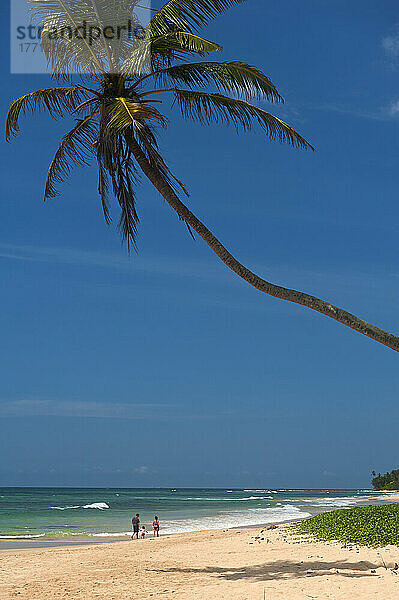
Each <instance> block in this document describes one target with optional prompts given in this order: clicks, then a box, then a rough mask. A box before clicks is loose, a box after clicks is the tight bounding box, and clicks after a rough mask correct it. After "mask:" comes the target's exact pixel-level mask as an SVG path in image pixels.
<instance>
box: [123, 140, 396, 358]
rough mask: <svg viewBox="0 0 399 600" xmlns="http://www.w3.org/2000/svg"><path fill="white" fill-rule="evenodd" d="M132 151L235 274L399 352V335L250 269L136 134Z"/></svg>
mask: <svg viewBox="0 0 399 600" xmlns="http://www.w3.org/2000/svg"><path fill="white" fill-rule="evenodd" d="M127 141H128V143H129V146H130V149H131V151H132V152H133V154H134V156H135V158H136V160H137V162H138V164H139V166H140V167H141V169H142V171H143V173H144V174H145V175H146V176H147V177H148V179H149V180H150V181H151V183H152V184H153V185H154V186H155V187H156V188H157V190H158V191H159V193H160V194H161V195H162V196H163V197H164V198H165V200H166V202H167V203H168V204H169V205H170V206H171V207H172V208H173V209H174V210H175V211H176V212H177V214H178V215H179V217H180V218H181V219H182V220H183V221H185V222H186V223H187V224H188V225H189V226H190V227H192V229H194V230H195V231H196V232H197V233H198V235H199V236H201V237H202V239H203V240H204V241H205V242H206V243H207V244H208V246H209V247H210V248H211V249H212V250H213V251H214V252H215V254H217V255H218V257H219V258H220V259H221V260H222V261H223V262H224V264H225V265H227V266H228V267H229V268H230V269H231V270H232V271H234V273H236V274H237V275H238V276H239V277H241V278H242V279H244V280H245V281H247V282H248V283H249V284H250V285H252V286H254V287H255V288H257V289H258V290H260V291H261V292H264V293H265V294H269V295H270V296H274V297H275V298H281V299H282V300H288V301H289V302H295V303H296V304H302V305H303V306H306V307H308V308H311V309H313V310H316V311H318V312H320V313H322V314H323V315H326V316H327V317H331V318H332V319H335V320H336V321H338V322H339V323H342V324H343V325H346V326H347V327H350V328H351V329H354V330H355V331H358V332H359V333H362V334H363V335H366V336H368V337H369V338H371V339H373V340H375V341H376V342H379V343H380V344H384V346H388V348H392V350H396V352H399V337H398V336H396V335H393V334H391V333H388V332H387V331H384V330H383V329H380V328H379V327H375V326H374V325H371V324H370V323H367V322H366V321H363V319H359V317H356V316H355V315H352V314H351V313H348V312H347V311H346V310H343V309H342V308H338V307H337V306H333V305H332V304H330V303H329V302H325V301H324V300H320V299H319V298H316V297H315V296H310V295H309V294H305V293H304V292H298V291H296V290H290V289H288V288H284V287H281V286H279V285H274V284H273V283H270V282H268V281H265V280H264V279H262V278H261V277H258V275H255V273H252V271H250V270H249V269H247V268H246V267H244V265H242V264H241V263H239V262H238V260H236V259H235V258H234V256H232V254H230V252H229V251H228V250H226V248H225V247H224V246H223V244H221V242H219V240H218V239H217V238H216V237H215V236H214V235H213V233H211V232H210V231H209V229H208V228H207V227H205V225H204V224H203V223H201V221H200V220H199V219H197V217H196V216H195V215H194V214H193V213H192V212H191V211H190V210H189V209H188V208H187V206H185V205H184V204H183V203H182V202H181V200H180V199H179V198H178V197H177V195H176V194H175V192H174V190H173V189H172V187H171V186H170V185H169V184H168V183H167V182H166V181H165V180H164V179H163V177H161V176H160V175H159V174H158V173H157V172H156V171H155V170H154V169H152V167H151V164H150V162H149V161H148V160H147V157H146V156H145V154H144V153H143V151H142V150H141V148H140V146H139V145H138V143H137V142H136V140H134V139H133V138H132V137H129V139H128V140H127Z"/></svg>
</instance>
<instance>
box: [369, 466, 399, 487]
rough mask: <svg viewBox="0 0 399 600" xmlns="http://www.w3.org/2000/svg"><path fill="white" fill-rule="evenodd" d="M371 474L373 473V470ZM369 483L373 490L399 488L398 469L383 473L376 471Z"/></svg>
mask: <svg viewBox="0 0 399 600" xmlns="http://www.w3.org/2000/svg"><path fill="white" fill-rule="evenodd" d="M372 475H375V472H374V471H373V473H372ZM371 483H372V484H373V488H374V489H375V490H399V469H394V470H393V471H391V472H390V473H385V475H381V473H378V475H377V476H375V477H374V479H372V480H371Z"/></svg>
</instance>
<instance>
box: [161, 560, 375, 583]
mask: <svg viewBox="0 0 399 600" xmlns="http://www.w3.org/2000/svg"><path fill="white" fill-rule="evenodd" d="M380 566H381V565H376V564H373V563H370V562H367V561H359V562H346V561H335V562H322V561H309V562H302V563H298V562H292V561H281V560H277V561H274V562H270V563H264V564H261V565H251V566H247V567H245V566H244V567H204V568H201V569H197V568H178V567H174V568H170V569H158V570H157V572H158V573H186V574H193V575H194V574H201V573H203V574H211V575H217V576H218V577H220V578H222V579H226V580H229V581H238V580H240V579H247V580H249V581H267V580H276V579H291V578H301V577H324V576H332V575H339V576H341V577H342V576H344V577H352V578H354V577H373V574H372V573H371V572H370V571H371V569H378V568H379V567H380ZM347 571H351V572H350V573H348V572H347Z"/></svg>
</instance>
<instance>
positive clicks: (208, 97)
mask: <svg viewBox="0 0 399 600" xmlns="http://www.w3.org/2000/svg"><path fill="white" fill-rule="evenodd" d="M173 91H174V93H175V101H176V102H177V103H178V105H179V107H180V110H181V112H182V115H183V116H184V117H185V118H189V119H192V120H194V121H198V122H200V123H202V124H206V125H209V124H213V123H225V124H230V123H231V124H233V125H234V127H235V128H236V130H237V131H240V129H243V130H244V131H248V130H250V129H252V127H253V125H254V123H257V124H258V125H260V127H261V128H262V129H263V130H264V131H265V132H266V135H267V136H268V137H269V138H270V139H271V140H278V141H279V142H286V143H288V144H290V145H291V146H297V147H300V148H304V149H311V150H314V148H313V147H312V146H311V145H310V144H309V143H308V142H307V141H306V140H305V139H304V138H303V137H302V136H301V135H300V134H299V133H297V132H296V131H295V129H293V128H292V127H290V126H289V125H287V123H284V121H282V120H281V119H279V118H278V117H275V116H274V115H271V114H270V113H268V112H266V111H264V110H262V109H260V108H258V107H257V106H253V105H252V104H249V102H246V101H245V100H237V99H235V98H228V97H226V96H222V95H221V94H207V93H205V92H195V91H188V90H173Z"/></svg>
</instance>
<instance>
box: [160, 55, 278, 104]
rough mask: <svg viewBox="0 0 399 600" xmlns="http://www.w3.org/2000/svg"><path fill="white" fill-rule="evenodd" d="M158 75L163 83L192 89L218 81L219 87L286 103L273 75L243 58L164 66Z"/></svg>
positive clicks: (243, 95) (216, 83)
mask: <svg viewBox="0 0 399 600" xmlns="http://www.w3.org/2000/svg"><path fill="white" fill-rule="evenodd" d="M155 77H156V81H157V82H158V83H160V84H166V83H168V82H170V81H172V82H178V83H183V84H185V85H187V86H188V87H190V88H192V87H198V86H200V87H205V86H208V85H210V84H214V85H216V87H217V88H218V89H219V90H222V91H227V92H229V93H232V94H237V95H238V96H242V97H245V98H258V99H260V98H266V100H269V101H270V102H283V98H282V97H281V96H280V94H279V93H278V91H277V90H276V88H275V86H274V85H273V83H272V82H271V80H270V79H269V77H267V76H266V75H265V74H264V73H262V72H261V71H259V70H258V69H256V68H255V67H251V66H250V65H247V64H245V63H242V62H239V61H234V62H201V63H185V64H181V65H176V66H173V67H169V68H167V69H162V70H160V71H159V73H158V74H155Z"/></svg>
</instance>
